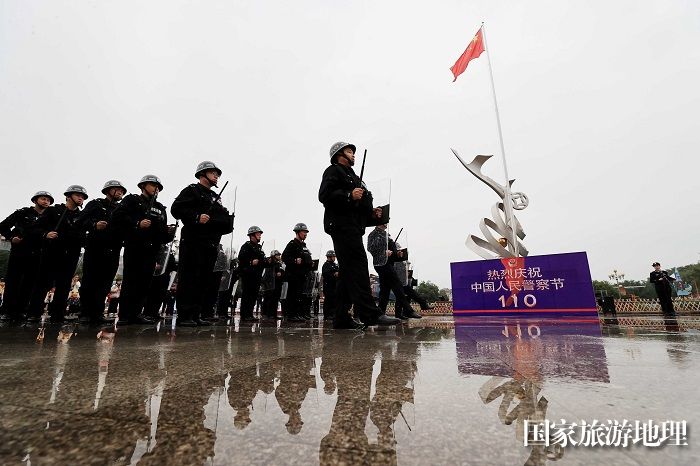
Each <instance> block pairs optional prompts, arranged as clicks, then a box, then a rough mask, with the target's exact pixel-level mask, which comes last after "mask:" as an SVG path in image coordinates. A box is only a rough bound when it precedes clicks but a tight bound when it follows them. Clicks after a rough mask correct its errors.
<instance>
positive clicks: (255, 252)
mask: <svg viewBox="0 0 700 466" xmlns="http://www.w3.org/2000/svg"><path fill="white" fill-rule="evenodd" d="M255 259H258V263H257V265H253V260H255ZM265 262H266V260H265V253H264V252H263V250H262V246H261V245H260V243H253V242H252V241H246V242H245V243H243V246H241V250H240V252H239V253H238V270H239V272H240V278H241V282H242V284H243V293H242V296H241V319H252V318H253V309H254V308H255V301H256V300H257V299H258V290H260V281H261V279H262V273H263V270H264V269H265Z"/></svg>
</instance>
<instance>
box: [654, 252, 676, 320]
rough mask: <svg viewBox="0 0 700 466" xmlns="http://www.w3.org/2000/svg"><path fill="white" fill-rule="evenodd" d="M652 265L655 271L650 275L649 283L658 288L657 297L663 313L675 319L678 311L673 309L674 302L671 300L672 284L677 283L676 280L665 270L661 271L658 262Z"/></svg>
mask: <svg viewBox="0 0 700 466" xmlns="http://www.w3.org/2000/svg"><path fill="white" fill-rule="evenodd" d="M651 265H652V266H653V267H654V271H653V272H651V273H650V274H649V281H650V282H652V283H653V284H654V288H656V295H657V296H658V297H659V302H660V303H661V311H662V312H663V313H664V315H665V316H669V317H673V316H675V315H676V311H675V310H674V309H673V300H672V299H671V297H672V296H673V292H672V288H671V282H673V281H676V279H675V277H673V276H672V275H669V273H668V272H666V271H665V270H661V264H659V263H658V262H654V263H653V264H651Z"/></svg>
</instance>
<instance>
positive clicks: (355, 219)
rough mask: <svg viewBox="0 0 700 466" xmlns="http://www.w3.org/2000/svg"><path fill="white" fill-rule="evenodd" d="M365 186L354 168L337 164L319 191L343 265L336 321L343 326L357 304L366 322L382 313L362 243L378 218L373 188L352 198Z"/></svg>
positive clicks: (327, 225) (359, 315)
mask: <svg viewBox="0 0 700 466" xmlns="http://www.w3.org/2000/svg"><path fill="white" fill-rule="evenodd" d="M361 187H362V186H361V182H360V178H359V177H358V176H357V175H356V174H355V172H354V171H353V169H352V168H351V167H345V166H343V165H340V164H336V163H334V164H332V165H331V166H330V167H328V168H326V171H325V172H323V180H322V181H321V187H320V189H319V192H318V200H319V201H321V203H323V206H324V207H325V213H324V216H323V227H324V230H325V231H326V233H328V234H329V235H331V238H332V239H333V249H334V250H335V253H336V255H337V257H338V262H339V267H340V279H339V280H338V288H337V290H338V305H337V308H336V318H335V322H334V323H335V325H340V326H343V325H345V324H347V322H348V321H349V320H350V314H349V311H350V307H351V306H353V305H354V315H355V317H357V318H359V319H360V320H361V321H362V322H363V323H364V324H366V325H374V324H375V323H376V321H377V319H378V318H379V316H380V315H381V311H380V310H379V308H377V305H376V304H375V302H374V299H373V298H372V291H371V289H370V284H369V270H368V265H367V254H366V253H365V249H364V246H363V244H362V236H363V235H364V234H365V228H366V227H367V226H368V225H376V224H377V222H378V221H377V219H375V218H374V216H373V207H372V195H371V193H370V192H369V191H365V194H364V196H363V197H362V199H360V200H359V201H354V200H352V197H351V195H352V190H353V189H355V188H361Z"/></svg>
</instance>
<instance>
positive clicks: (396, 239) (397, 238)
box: [394, 227, 403, 243]
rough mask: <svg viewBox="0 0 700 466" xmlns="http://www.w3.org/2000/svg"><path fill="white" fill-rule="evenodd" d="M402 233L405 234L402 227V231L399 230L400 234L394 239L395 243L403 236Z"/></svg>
mask: <svg viewBox="0 0 700 466" xmlns="http://www.w3.org/2000/svg"><path fill="white" fill-rule="evenodd" d="M402 232H403V227H401V229H400V230H399V234H398V235H396V238H394V243H395V242H397V241H398V240H399V236H401V233H402Z"/></svg>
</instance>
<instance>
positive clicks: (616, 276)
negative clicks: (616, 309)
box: [608, 270, 625, 298]
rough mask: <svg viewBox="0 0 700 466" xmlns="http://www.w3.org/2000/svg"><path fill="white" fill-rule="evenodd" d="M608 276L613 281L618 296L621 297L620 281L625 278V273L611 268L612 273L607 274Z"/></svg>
mask: <svg viewBox="0 0 700 466" xmlns="http://www.w3.org/2000/svg"><path fill="white" fill-rule="evenodd" d="M608 278H609V279H610V280H614V281H615V285H616V286H617V295H618V297H620V298H622V293H620V282H621V281H622V280H624V279H625V274H624V273H622V272H618V271H617V270H613V273H611V274H610V275H608Z"/></svg>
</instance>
